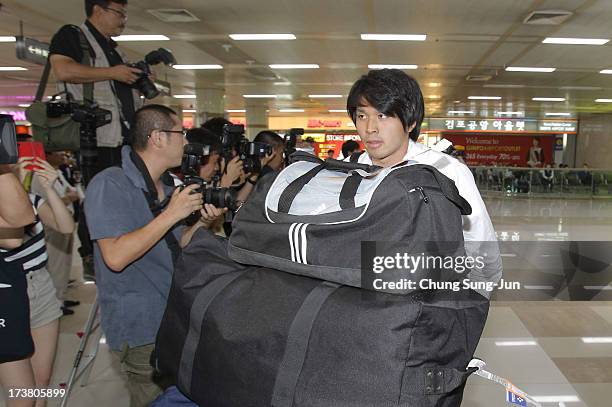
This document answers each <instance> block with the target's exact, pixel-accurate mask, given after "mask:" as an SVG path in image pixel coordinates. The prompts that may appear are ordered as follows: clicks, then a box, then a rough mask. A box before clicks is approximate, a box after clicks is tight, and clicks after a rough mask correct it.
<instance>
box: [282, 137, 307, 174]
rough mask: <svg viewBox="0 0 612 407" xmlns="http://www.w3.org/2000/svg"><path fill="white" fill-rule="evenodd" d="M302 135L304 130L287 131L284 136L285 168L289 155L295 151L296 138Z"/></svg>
mask: <svg viewBox="0 0 612 407" xmlns="http://www.w3.org/2000/svg"><path fill="white" fill-rule="evenodd" d="M303 135H304V129H300V128H294V129H289V131H288V132H287V133H286V134H285V167H286V166H288V165H289V159H290V157H291V154H293V153H295V152H296V151H297V150H296V145H297V136H303Z"/></svg>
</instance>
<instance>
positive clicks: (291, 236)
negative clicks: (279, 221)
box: [289, 223, 297, 261]
mask: <svg viewBox="0 0 612 407" xmlns="http://www.w3.org/2000/svg"><path fill="white" fill-rule="evenodd" d="M295 225H297V223H292V224H291V226H289V246H290V247H291V261H295V246H294V245H293V229H294V228H295Z"/></svg>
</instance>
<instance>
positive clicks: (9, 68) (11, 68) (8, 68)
mask: <svg viewBox="0 0 612 407" xmlns="http://www.w3.org/2000/svg"><path fill="white" fill-rule="evenodd" d="M27 70H28V68H24V67H21V66H0V71H3V72H12V71H27Z"/></svg>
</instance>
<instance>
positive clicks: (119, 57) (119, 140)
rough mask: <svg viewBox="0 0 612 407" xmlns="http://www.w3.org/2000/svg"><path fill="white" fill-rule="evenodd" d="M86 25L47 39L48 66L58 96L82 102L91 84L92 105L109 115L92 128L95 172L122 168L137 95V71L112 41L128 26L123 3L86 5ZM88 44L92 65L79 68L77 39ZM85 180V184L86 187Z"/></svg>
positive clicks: (106, 0)
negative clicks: (106, 120)
mask: <svg viewBox="0 0 612 407" xmlns="http://www.w3.org/2000/svg"><path fill="white" fill-rule="evenodd" d="M85 12H86V15H87V20H86V21H85V23H83V24H82V25H81V26H80V27H76V26H73V25H65V26H63V27H62V28H61V29H60V30H59V31H58V32H57V33H56V34H55V35H54V36H53V39H52V40H51V46H50V49H49V61H50V63H51V67H52V69H53V74H54V75H55V77H56V79H57V80H58V82H64V84H65V88H64V86H63V85H64V84H61V85H58V87H59V90H60V91H64V90H67V91H68V92H70V93H71V94H72V96H74V98H75V99H76V100H83V93H84V92H83V86H82V85H81V84H84V83H93V84H94V91H93V94H94V99H95V102H96V103H98V104H99V106H100V107H101V108H103V109H107V110H110V111H111V113H112V121H111V123H109V124H107V125H105V126H102V127H100V128H98V129H97V147H98V148H97V163H96V171H95V172H99V171H101V170H103V169H104V168H107V167H110V166H113V165H118V164H120V163H121V146H122V145H123V144H124V143H125V140H127V136H128V130H129V127H130V123H132V121H133V119H134V112H135V110H136V109H137V108H138V107H140V105H141V101H140V98H139V96H140V95H139V93H138V92H137V91H136V90H134V89H133V88H132V86H131V85H132V84H134V83H135V82H136V81H137V80H138V78H139V75H140V74H141V73H142V71H141V70H139V69H136V68H132V67H129V66H127V65H125V63H126V61H127V59H126V58H125V56H124V55H123V54H122V53H121V52H120V51H119V50H118V49H117V43H115V41H113V40H112V39H111V37H112V36H117V35H120V34H121V33H122V32H123V30H124V29H125V24H126V22H127V0H85ZM79 30H80V31H81V32H82V33H83V34H84V36H85V38H86V39H87V42H88V44H89V51H90V54H91V56H92V63H93V64H92V65H93V66H88V65H84V64H82V62H83V58H84V51H83V48H82V45H81V40H80V38H81V34H80V32H79ZM88 181H89V180H86V183H87V182H88Z"/></svg>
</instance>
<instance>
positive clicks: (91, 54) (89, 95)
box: [73, 25, 96, 102]
mask: <svg viewBox="0 0 612 407" xmlns="http://www.w3.org/2000/svg"><path fill="white" fill-rule="evenodd" d="M73 27H74V28H75V29H76V30H77V32H78V33H79V44H80V45H81V50H82V51H83V58H82V59H81V64H82V65H87V66H93V65H94V64H93V63H92V62H93V61H95V59H96V53H95V51H94V50H93V48H92V47H91V45H90V44H89V41H87V37H86V36H85V33H84V32H83V30H81V28H80V27H77V26H76V25H75V26H73ZM93 89H94V84H93V82H87V83H84V84H83V99H84V100H87V101H90V102H91V101H93V100H94V99H93Z"/></svg>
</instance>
